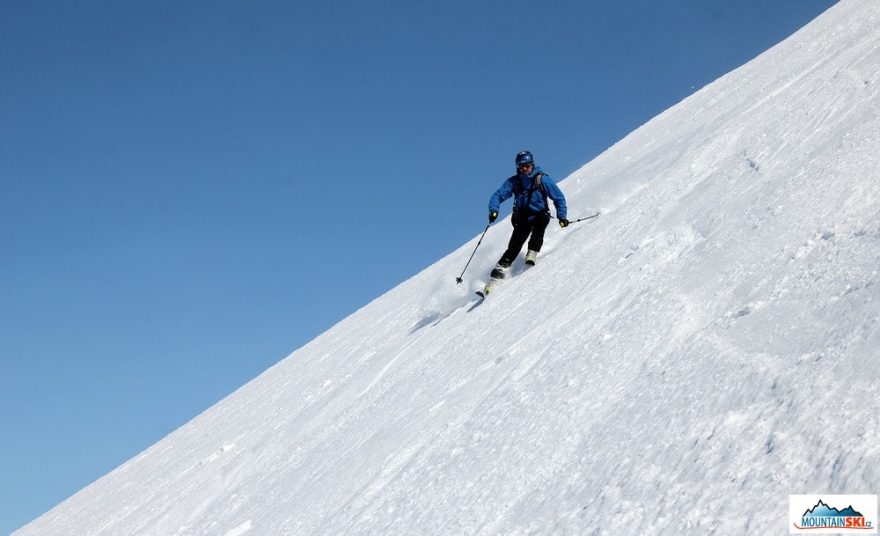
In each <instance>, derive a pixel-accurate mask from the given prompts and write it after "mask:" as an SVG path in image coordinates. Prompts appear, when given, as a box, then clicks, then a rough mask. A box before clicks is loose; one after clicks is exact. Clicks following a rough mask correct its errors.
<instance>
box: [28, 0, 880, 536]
mask: <svg viewBox="0 0 880 536" xmlns="http://www.w3.org/2000/svg"><path fill="white" fill-rule="evenodd" d="M878 73H880V3H878V2H874V1H867V0H848V1H844V2H841V3H840V4H838V5H836V6H835V7H834V8H832V9H831V10H829V11H828V12H827V13H825V14H824V15H822V16H821V17H820V18H818V19H817V20H816V21H814V22H813V23H811V24H810V25H809V26H807V27H806V28H804V29H803V30H801V31H800V32H798V33H797V34H795V35H794V36H792V37H791V38H789V39H788V40H786V41H785V42H784V43H782V44H780V45H778V46H776V47H774V48H773V49H771V50H770V51H768V52H766V53H765V54H763V55H761V56H760V57H759V58H757V59H755V60H753V61H752V62H750V63H749V64H747V65H745V66H744V67H742V68H740V69H737V70H736V71H734V72H732V73H730V74H728V75H727V76H725V77H723V78H721V79H719V80H718V81H716V82H715V83H713V84H711V85H709V86H707V87H706V88H704V89H702V90H700V91H698V92H697V93H696V94H694V95H693V96H691V97H689V98H688V99H686V100H685V101H683V102H681V103H680V104H678V105H676V106H675V107H673V108H671V109H670V110H668V111H666V112H664V113H663V114H661V115H660V116H658V117H656V118H655V119H653V120H652V121H650V122H649V123H648V124H646V125H645V126H643V127H642V128H640V129H638V130H636V131H635V132H633V133H632V134H631V135H629V136H628V137H627V138H625V139H624V140H622V141H621V142H619V143H618V144H617V145H615V146H614V147H612V148H611V149H609V150H608V151H607V152H605V153H604V154H602V155H601V156H600V157H598V158H597V159H596V160H594V161H593V162H590V163H589V164H587V165H586V166H584V167H583V168H582V169H580V170H579V171H577V172H576V173H574V174H573V175H572V176H571V177H569V178H567V179H566V180H565V181H563V182H562V183H561V187H562V188H563V191H564V192H565V193H566V195H567V196H568V198H569V206H570V207H571V213H572V215H573V216H578V215H579V214H583V215H586V214H588V213H589V212H590V211H591V210H592V209H597V208H598V209H601V210H602V211H603V216H602V217H601V218H600V219H599V220H597V221H594V222H593V223H581V224H577V225H575V226H572V227H569V228H568V229H565V230H561V229H559V228H558V227H556V226H553V227H552V228H551V229H550V230H549V231H548V237H547V242H546V246H545V250H544V251H543V252H542V256H541V258H540V259H539V263H538V265H537V266H536V267H534V268H531V269H528V270H525V269H524V268H523V266H522V265H521V262H522V261H521V260H520V261H518V263H517V264H516V265H515V266H516V271H517V272H519V273H518V274H517V275H516V277H515V278H513V279H512V280H510V281H507V282H505V283H504V284H503V285H502V286H501V287H500V288H499V289H498V291H497V292H496V293H495V294H493V295H492V296H491V297H490V298H489V299H488V300H487V301H486V302H485V303H483V304H476V303H475V302H472V301H471V300H472V295H473V290H474V289H475V288H477V286H478V284H479V281H477V276H481V275H482V274H485V273H486V272H488V270H489V269H490V267H491V265H492V264H493V263H494V261H495V260H496V259H497V258H498V257H499V256H500V254H501V251H502V250H503V248H504V245H505V242H506V240H507V238H508V236H509V230H510V226H509V224H508V223H507V222H501V223H500V224H496V225H495V226H494V227H493V228H492V229H490V231H489V233H488V234H487V236H486V239H485V241H484V243H483V245H482V246H481V248H480V250H479V252H478V254H477V257H476V258H475V260H474V263H473V264H472V265H471V267H470V269H469V271H468V274H467V275H466V279H467V280H468V284H466V285H461V286H456V285H455V282H454V278H455V276H457V275H458V273H459V271H460V270H461V267H462V266H464V263H465V262H466V261H467V258H468V256H469V255H470V253H471V251H472V249H473V247H474V245H475V244H476V238H475V239H474V240H473V241H471V242H469V243H468V244H465V245H463V246H462V247H461V249H459V250H458V251H456V252H454V253H452V254H451V255H449V256H448V257H446V258H444V259H442V260H440V261H439V262H437V263H436V264H435V265H434V266H432V267H430V268H428V269H427V270H425V271H424V272H422V273H420V274H418V275H417V276H415V277H413V278H412V279H410V280H409V281H407V282H405V283H403V284H401V285H400V286H398V287H397V288H395V289H393V290H391V291H390V292H388V293H387V294H385V295H384V296H382V297H381V298H379V299H377V300H375V301H374V302H373V303H370V304H369V305H367V306H366V307H364V308H363V309H361V310H360V311H358V312H356V313H355V314H353V315H352V316H350V317H349V318H347V319H346V320H344V321H342V322H340V323H339V324H338V325H336V326H335V327H333V328H332V329H330V330H329V331H327V332H326V333H324V334H323V335H321V336H320V337H318V338H317V339H315V340H314V341H312V342H311V343H309V344H307V345H306V346H304V347H303V348H301V349H299V350H297V351H296V352H294V353H293V354H292V355H291V356H290V357H288V358H287V359H285V360H284V361H282V362H280V363H279V364H277V365H276V366H274V367H273V368H271V369H270V370H268V371H266V372H265V373H264V374H263V375H261V376H260V377H258V378H257V379H255V380H254V381H252V382H250V383H248V384H247V385H245V386H244V387H242V388H241V389H239V390H238V391H237V392H235V393H234V394H232V395H231V396H229V397H228V398H227V399H225V400H223V401H222V402H220V403H218V404H217V405H216V406H214V407H213V408H211V409H210V410H208V411H206V412H205V413H204V414H202V415H200V416H199V417H197V418H196V419H194V420H193V421H192V422H190V423H189V424H187V425H186V426H184V427H182V428H181V429H179V430H177V431H176V432H174V433H173V434H171V435H169V436H168V437H167V438H165V439H164V440H162V441H160V442H159V443H157V444H156V445H155V446H153V447H152V448H150V449H148V450H147V451H145V452H144V453H142V454H141V455H139V456H137V457H136V458H134V459H132V460H131V461H129V462H128V463H126V464H124V465H123V466H121V467H119V468H118V469H116V470H115V471H113V472H112V473H110V474H109V475H107V476H105V477H104V478H102V479H100V480H99V481H97V482H96V483H94V484H92V485H91V486H89V487H87V488H85V489H83V490H82V491H80V492H79V493H77V494H76V495H74V496H73V497H71V498H70V499H68V500H67V501H65V502H64V503H62V504H61V505H59V506H58V507H56V508H55V509H53V510H52V511H50V512H49V513H47V514H45V515H44V516H42V517H41V518H39V519H37V520H36V521H34V522H33V523H31V524H30V525H28V526H26V527H24V528H23V529H21V530H20V531H19V532H17V533H16V534H17V535H20V536H25V535H31V534H34V535H41V536H45V535H64V536H69V535H111V534H112V535H116V534H137V535H161V536H170V535H221V536H223V535H225V536H241V535H244V534H247V535H281V534H291V535H300V534H303V535H304V534H328V535H330V534H332V535H338V534H383V535H385V534H447V535H451V534H550V533H553V534H784V533H787V531H788V528H787V527H788V520H787V514H788V495H789V494H797V493H817V492H818V493H832V492H833V493H877V492H878V491H880V469H878V467H880V432H878V428H880V426H878V425H880V422H878V420H880V418H878V414H880V402H878V397H877V379H878V374H880V284H878V283H880V276H878V269H880V75H878ZM550 171H551V172H552V170H550ZM490 193H491V192H487V193H486V195H487V198H488V195H489V194H490Z"/></svg>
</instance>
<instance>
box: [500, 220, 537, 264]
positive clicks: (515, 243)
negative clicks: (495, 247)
mask: <svg viewBox="0 0 880 536" xmlns="http://www.w3.org/2000/svg"><path fill="white" fill-rule="evenodd" d="M531 231H532V224H531V223H530V222H529V221H521V222H517V223H516V224H515V225H514V226H513V234H511V235H510V242H508V243H507V251H505V252H504V255H502V256H501V258H500V259H499V260H498V264H499V265H500V266H503V267H504V268H507V267H509V266H510V265H511V264H513V261H515V260H516V256H517V255H519V252H520V251H521V250H522V247H523V245H524V244H525V243H526V240H528V238H529V233H530V232H531Z"/></svg>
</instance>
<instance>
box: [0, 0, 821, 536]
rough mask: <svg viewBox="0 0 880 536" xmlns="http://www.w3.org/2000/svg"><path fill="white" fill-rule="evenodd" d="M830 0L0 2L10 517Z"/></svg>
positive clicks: (20, 517) (0, 219)
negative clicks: (504, 198)
mask: <svg viewBox="0 0 880 536" xmlns="http://www.w3.org/2000/svg"><path fill="white" fill-rule="evenodd" d="M832 4H833V2H831V1H829V0H772V1H767V0H738V1H736V2H732V1H730V0H677V1H676V0H674V1H669V2H656V1H654V0H641V1H618V2H608V1H601V2H599V1H584V0H578V1H561V2H526V1H521V0H513V1H510V0H507V1H504V2H501V1H486V2H473V1H467V2H463V1H457V0H454V1H445V2H433V3H424V2H412V1H411V0H406V1H397V0H393V1H391V2H384V3H375V2H336V1H329V2H281V1H257V2H245V1H236V2H231V1H213V2H179V1H174V2H169V1H164V0H159V1H151V2H126V1H123V2H116V1H113V2H110V1H94V2H52V1H43V2H28V1H24V0H20V1H3V2H0V185H2V195H0V415H2V430H3V432H2V439H0V533H4V534H5V533H7V532H9V531H11V530H13V529H15V528H18V527H20V526H21V525H23V524H24V523H26V522H27V521H29V520H31V519H33V518H34V517H36V516H38V515H40V514H42V513H43V512H45V511H47V510H48V509H49V508H51V507H52V506H54V505H55V504H57V503H58V502H60V501H62V500H63V499H65V498H66V497H68V496H70V495H71V494H73V493H75V492H76V491H77V490H79V489H80V488H82V487H83V486H86V485H87V484H89V483H90V482H92V481H94V480H95V479H97V478H98V477H100V476H101V475H103V474H105V473H107V472H108V471H110V470H112V469H113V468H114V467H116V466H117V465H119V464H121V463H123V462H124V461H126V460H127V459H129V458H131V457H132V456H134V455H136V454H137V453H138V452H140V451H142V450H143V449H145V448H146V447H148V446H150V445H151V444H153V443H154V442H156V441H158V440H159V439H161V438H162V437H164V436H165V435H167V434H168V433H169V432H171V431H173V430H174V429H175V428H177V427H179V426H180V425H182V424H184V423H185V422H186V421H188V420H189V419H191V418H192V417H194V416H196V415H197V414H198V413H200V412H201V411H203V410H204V409H206V408H208V407H209V406H211V405H212V404H213V403H215V402H217V401H218V400H219V399H221V398H222V397H224V396H225V395H227V394H229V393H230V392H232V391H233V390H235V389H236V388H237V387H239V386H241V385H242V384H244V383H245V382H247V381H248V380H250V379H251V378H253V377H255V376H256V375H258V374H259V373H260V372H262V371H263V370H265V369H266V368H267V367H269V366H270V365H272V364H273V363H275V362H277V361H278V360H280V359H281V358H283V357H285V356H286V355H288V354H289V353H290V352H291V351H293V350H295V349H296V348H298V347H300V346H302V345H303V344H305V343H306V342H308V341H309V340H310V339H312V338H314V337H315V336H316V335H318V334H320V333H321V332H323V331H325V330H326V329H328V328H329V327H330V326H332V325H333V324H334V323H335V322H337V321H339V320H341V319H342V318H344V317H345V316H347V315H348V314H350V313H351V312H353V311H354V310H356V309H357V308H358V307H360V306H362V305H364V304H366V303H367V302H369V301H370V300H371V299H373V298H375V297H377V296H379V295H381V294H382V293H384V292H385V291H387V290H389V289H390V288H392V287H393V286H395V285H396V284H398V283H400V282H401V281H403V280H405V279H406V278H408V277H410V276H412V275H414V274H415V273H417V272H418V271H419V270H421V269H422V268H425V267H426V266H428V265H430V264H432V263H433V262H434V261H436V260H437V259H439V258H440V257H442V256H443V255H445V254H447V253H449V252H450V251H452V250H453V249H454V248H456V247H458V246H459V245H461V244H462V243H464V242H465V241H466V240H468V239H470V238H471V237H473V236H474V235H476V234H479V233H480V232H481V231H482V230H483V227H484V226H485V224H486V212H487V209H486V205H487V202H488V199H489V196H490V195H491V193H492V192H493V191H494V189H495V188H497V187H498V186H499V185H500V183H501V181H502V180H503V179H504V178H506V177H507V176H508V175H509V174H511V173H512V171H513V163H512V162H513V156H514V154H515V153H516V152H517V151H518V150H520V149H522V148H529V149H531V150H532V151H533V152H534V153H535V155H536V158H537V160H538V162H539V164H541V165H542V166H543V167H544V169H545V171H547V172H549V173H550V174H551V176H553V177H555V178H557V179H562V178H564V177H565V176H566V175H568V174H569V173H570V172H572V171H574V170H575V169H577V168H578V167H580V166H581V165H583V164H584V163H585V162H587V161H588V160H590V159H591V158H593V157H594V156H596V155H597V154H599V153H600V152H602V151H603V150H604V149H606V148H607V147H608V146H610V145H611V144H613V143H614V142H615V141H617V140H618V139H620V138H621V137H623V136H624V135H626V134H627V133H628V132H630V131H632V130H633V129H635V128H636V127H638V126H639V125H641V124H642V123H644V122H645V121H647V120H648V119H650V118H651V117H653V116H654V115H656V114H657V113H659V112H661V111H662V110H664V109H666V108H668V107H669V106H671V105H673V104H675V103H676V102H678V101H679V100H681V99H682V98H684V97H685V96H687V95H689V94H690V93H692V92H693V91H695V90H696V89H699V88H700V87H702V86H703V85H705V84H707V83H709V82H711V81H712V80H714V79H715V78H717V77H718V76H720V75H722V74H724V73H726V72H728V71H730V70H731V69H733V68H735V67H737V66H739V65H741V64H743V63H744V62H746V61H748V60H750V59H751V58H753V57H754V56H756V55H757V54H759V53H760V52H762V51H764V50H766V49H767V48H768V47H770V46H771V45H773V44H775V43H777V42H779V41H780V40H782V39H783V38H785V37H786V36H788V35H790V34H791V33H792V32H793V31H795V30H796V29H797V28H799V27H801V26H802V25H804V24H805V23H807V22H808V21H809V20H811V19H812V18H814V17H815V16H817V15H818V14H820V13H821V12H822V11H823V10H824V9H826V8H828V7H830V6H831V5H832ZM508 205H509V203H508ZM505 208H507V209H509V207H505ZM570 215H571V216H573V217H577V216H578V215H579V208H578V207H576V206H572V207H570ZM496 232H504V233H507V232H508V231H507V230H506V229H503V230H498V231H496ZM457 275H458V274H457V273H455V274H453V273H450V274H449V282H450V284H451V285H454V278H455V276H457ZM438 366H442V364H438Z"/></svg>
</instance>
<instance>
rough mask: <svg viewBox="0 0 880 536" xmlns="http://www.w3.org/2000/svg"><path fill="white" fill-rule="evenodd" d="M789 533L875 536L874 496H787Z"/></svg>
mask: <svg viewBox="0 0 880 536" xmlns="http://www.w3.org/2000/svg"><path fill="white" fill-rule="evenodd" d="M788 519H789V522H790V523H791V526H790V527H789V533H791V534H804V533H807V534H877V496H876V495H789V497H788Z"/></svg>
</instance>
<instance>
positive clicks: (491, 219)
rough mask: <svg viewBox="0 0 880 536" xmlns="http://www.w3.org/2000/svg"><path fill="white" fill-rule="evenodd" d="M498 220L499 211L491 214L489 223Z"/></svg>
mask: <svg viewBox="0 0 880 536" xmlns="http://www.w3.org/2000/svg"><path fill="white" fill-rule="evenodd" d="M496 218H498V212H497V211H495V210H493V211H492V212H490V213H489V223H492V222H493V221H495V219H496Z"/></svg>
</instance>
